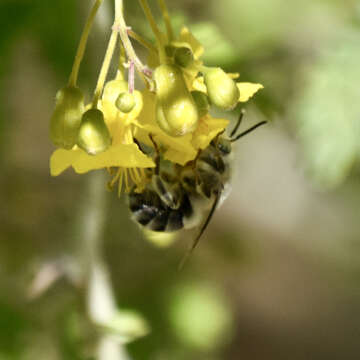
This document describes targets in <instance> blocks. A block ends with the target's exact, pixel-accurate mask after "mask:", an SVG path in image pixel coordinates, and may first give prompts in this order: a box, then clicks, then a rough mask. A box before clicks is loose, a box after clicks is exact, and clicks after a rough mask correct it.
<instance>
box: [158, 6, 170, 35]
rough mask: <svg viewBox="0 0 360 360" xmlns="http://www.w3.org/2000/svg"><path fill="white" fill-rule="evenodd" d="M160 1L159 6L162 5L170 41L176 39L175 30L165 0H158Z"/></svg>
mask: <svg viewBox="0 0 360 360" xmlns="http://www.w3.org/2000/svg"><path fill="white" fill-rule="evenodd" d="M158 3H159V6H160V9H161V12H162V15H163V18H164V21H165V26H166V31H167V35H168V40H169V42H170V41H172V40H174V32H173V28H172V26H171V21H170V16H169V11H168V8H167V6H166V3H165V0H158Z"/></svg>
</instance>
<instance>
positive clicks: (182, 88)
mask: <svg viewBox="0 0 360 360" xmlns="http://www.w3.org/2000/svg"><path fill="white" fill-rule="evenodd" d="M154 80H155V83H156V96H157V98H156V99H157V103H156V119H157V122H158V125H159V126H160V128H161V129H162V130H164V131H165V132H166V133H168V134H169V135H171V136H181V135H185V134H187V133H189V132H192V131H194V130H195V128H196V126H197V123H198V120H199V115H198V112H197V108H196V104H195V102H194V100H193V98H192V96H191V94H190V92H189V91H188V89H187V87H186V84H185V80H184V78H183V75H182V72H181V70H180V69H179V68H178V67H177V66H175V65H160V66H159V67H158V68H156V70H155V72H154Z"/></svg>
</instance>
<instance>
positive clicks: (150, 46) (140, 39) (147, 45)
mask: <svg viewBox="0 0 360 360" xmlns="http://www.w3.org/2000/svg"><path fill="white" fill-rule="evenodd" d="M128 34H129V36H130V37H131V38H133V39H134V40H136V41H137V42H138V43H139V44H141V45H142V46H144V47H145V48H147V49H148V50H149V51H154V52H157V49H156V47H155V46H154V45H153V44H152V43H151V42H150V41H148V40H146V39H144V38H143V37H142V36H140V35H139V34H137V33H136V32H134V31H133V30H128Z"/></svg>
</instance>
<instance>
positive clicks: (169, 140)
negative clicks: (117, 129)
mask: <svg viewBox="0 0 360 360" xmlns="http://www.w3.org/2000/svg"><path fill="white" fill-rule="evenodd" d="M142 94H143V101H144V103H143V104H144V105H143V111H142V112H141V114H140V115H139V117H138V120H137V127H136V130H135V134H134V136H135V137H136V139H137V140H138V141H140V142H142V143H144V144H146V145H149V146H152V142H151V140H150V138H149V134H152V137H153V139H154V140H155V142H156V143H157V144H158V145H159V146H161V147H163V148H164V152H163V156H164V158H165V159H166V160H170V161H172V162H174V163H176V164H179V165H185V164H186V163H187V162H189V161H191V160H194V159H195V157H196V155H197V153H198V151H199V150H203V149H205V148H206V147H207V146H208V145H209V144H210V142H211V140H213V139H214V138H215V137H216V136H217V135H218V134H220V133H221V132H222V131H224V130H225V129H226V127H227V126H228V124H229V120H226V119H216V118H213V117H211V116H210V115H205V116H203V117H202V118H201V119H200V121H199V125H198V127H197V128H196V130H195V131H194V132H193V133H190V134H187V135H184V136H180V137H172V136H169V135H168V134H166V133H165V132H164V131H162V130H161V129H160V128H159V126H158V125H157V123H156V120H155V95H154V94H153V93H151V92H150V91H148V90H144V91H143V93H142Z"/></svg>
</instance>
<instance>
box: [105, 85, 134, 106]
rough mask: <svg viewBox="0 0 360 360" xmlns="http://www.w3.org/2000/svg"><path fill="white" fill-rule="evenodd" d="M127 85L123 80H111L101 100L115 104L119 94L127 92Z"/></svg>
mask: <svg viewBox="0 0 360 360" xmlns="http://www.w3.org/2000/svg"><path fill="white" fill-rule="evenodd" d="M128 87H129V85H128V83H127V82H126V81H125V80H111V81H109V82H108V83H107V84H106V85H105V88H104V93H103V96H102V97H103V99H106V100H108V101H110V102H112V103H115V101H116V100H117V98H118V97H119V95H120V94H121V93H124V92H127V91H128Z"/></svg>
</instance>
